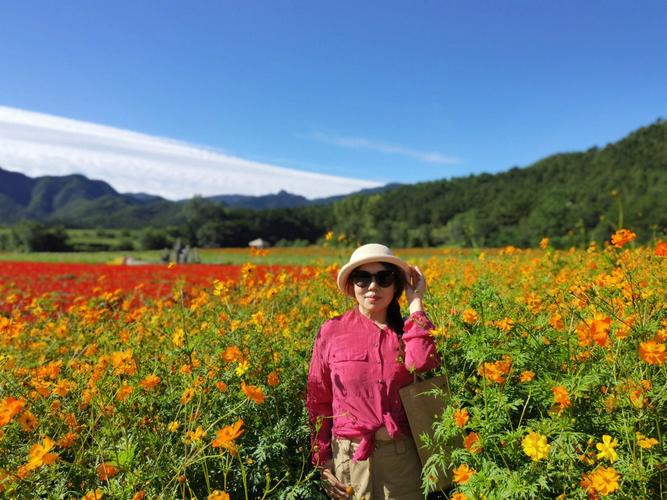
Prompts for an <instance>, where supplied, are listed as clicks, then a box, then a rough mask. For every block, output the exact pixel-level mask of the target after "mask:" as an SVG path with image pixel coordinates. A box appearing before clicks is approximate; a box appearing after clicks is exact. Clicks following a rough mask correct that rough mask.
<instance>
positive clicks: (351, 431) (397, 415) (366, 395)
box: [306, 308, 440, 464]
mask: <svg viewBox="0 0 667 500" xmlns="http://www.w3.org/2000/svg"><path fill="white" fill-rule="evenodd" d="M432 328H433V325H432V324H431V322H430V321H429V320H428V318H427V317H426V315H425V314H424V313H423V312H421V311H420V312H416V313H414V314H412V315H410V318H408V320H407V321H406V322H405V328H404V333H403V336H402V341H401V340H399V338H398V335H397V334H396V333H395V332H394V331H393V330H392V329H391V328H389V327H387V328H386V329H384V330H383V329H381V328H380V327H378V326H377V325H376V324H375V323H374V322H373V321H372V320H370V319H369V318H367V317H366V316H364V315H363V314H361V312H359V310H358V309H356V308H355V309H353V310H352V311H349V312H347V313H345V314H343V315H342V316H338V317H336V318H334V319H331V320H329V321H327V322H326V323H324V325H322V328H321V329H320V332H319V334H318V335H317V338H316V339H315V346H314V348H313V356H312V360H311V363H310V371H309V373H308V397H307V400H306V406H307V408H308V414H309V416H310V420H311V422H312V423H313V424H316V423H317V424H316V425H321V427H320V428H319V432H317V433H316V434H315V435H314V436H313V444H314V452H313V463H314V464H317V463H324V462H325V461H326V460H328V459H329V458H331V436H332V433H333V435H335V436H337V437H340V438H347V439H356V438H361V444H360V446H359V448H358V450H357V452H356V453H355V454H354V457H353V460H355V461H356V460H365V459H367V458H368V457H369V456H370V455H371V454H372V451H373V444H374V443H373V435H374V433H375V431H377V430H378V429H380V428H381V427H382V426H385V427H386V428H387V431H388V432H389V435H390V436H391V437H392V438H395V437H398V436H400V435H409V434H410V427H409V426H408V420H407V418H406V416H405V410H404V409H403V406H402V405H401V400H400V398H399V395H398V390H399V389H400V388H401V387H405V386H406V385H409V384H411V383H412V382H413V375H412V373H411V372H410V371H409V370H416V371H427V370H431V369H432V368H435V367H436V366H437V365H438V363H439V362H440V359H439V357H438V355H437V353H436V349H435V343H434V342H433V337H431V335H430V334H429V331H430V330H431V329H432ZM320 422H321V424H320Z"/></svg>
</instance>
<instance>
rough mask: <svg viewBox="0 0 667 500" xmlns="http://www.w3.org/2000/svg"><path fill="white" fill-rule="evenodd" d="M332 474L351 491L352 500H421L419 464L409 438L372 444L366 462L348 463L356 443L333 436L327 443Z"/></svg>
mask: <svg viewBox="0 0 667 500" xmlns="http://www.w3.org/2000/svg"><path fill="white" fill-rule="evenodd" d="M331 447H332V451H333V457H334V472H335V474H336V477H337V478H338V480H339V481H341V482H343V483H344V484H346V485H351V486H352V487H353V488H354V494H353V495H352V496H351V498H354V499H355V500H357V499H358V500H361V499H364V500H381V499H383V498H385V499H393V500H422V499H423V498H424V495H422V493H421V462H420V461H419V455H417V449H416V448H415V443H414V441H413V440H412V438H410V437H408V438H403V439H398V440H392V441H378V440H376V441H375V449H374V450H373V454H372V455H371V456H370V458H369V459H368V460H359V461H358V462H354V463H353V462H352V455H354V452H355V451H356V450H357V448H358V447H359V444H358V443H356V442H354V441H350V440H349V439H342V438H337V437H334V438H333V440H332V443H331Z"/></svg>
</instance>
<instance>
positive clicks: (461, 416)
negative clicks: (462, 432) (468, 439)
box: [454, 408, 470, 427]
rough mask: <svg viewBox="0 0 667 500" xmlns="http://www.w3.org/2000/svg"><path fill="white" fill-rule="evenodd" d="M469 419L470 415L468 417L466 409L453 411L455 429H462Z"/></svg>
mask: <svg viewBox="0 0 667 500" xmlns="http://www.w3.org/2000/svg"><path fill="white" fill-rule="evenodd" d="M469 418H470V415H468V409H467V408H463V409H461V408H457V409H456V410H455V411H454V423H455V424H456V426H457V427H463V426H465V425H466V424H467V423H468V419H469Z"/></svg>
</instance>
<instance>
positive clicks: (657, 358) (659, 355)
mask: <svg viewBox="0 0 667 500" xmlns="http://www.w3.org/2000/svg"><path fill="white" fill-rule="evenodd" d="M639 357H640V358H641V359H642V361H644V362H645V363H648V364H649V365H661V364H662V363H664V362H665V358H667V352H665V344H662V343H660V342H656V341H655V340H649V341H647V342H642V343H641V344H639Z"/></svg>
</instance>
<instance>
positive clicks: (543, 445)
mask: <svg viewBox="0 0 667 500" xmlns="http://www.w3.org/2000/svg"><path fill="white" fill-rule="evenodd" d="M521 446H522V447H523V451H524V453H525V454H526V455H528V456H529V457H530V458H532V459H533V461H534V462H537V461H538V460H542V459H543V458H546V457H547V455H549V450H550V449H551V445H550V444H548V443H547V437H546V436H543V435H542V434H538V433H537V432H533V431H530V432H529V433H528V435H527V436H526V437H524V438H523V440H522V441H521Z"/></svg>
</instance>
